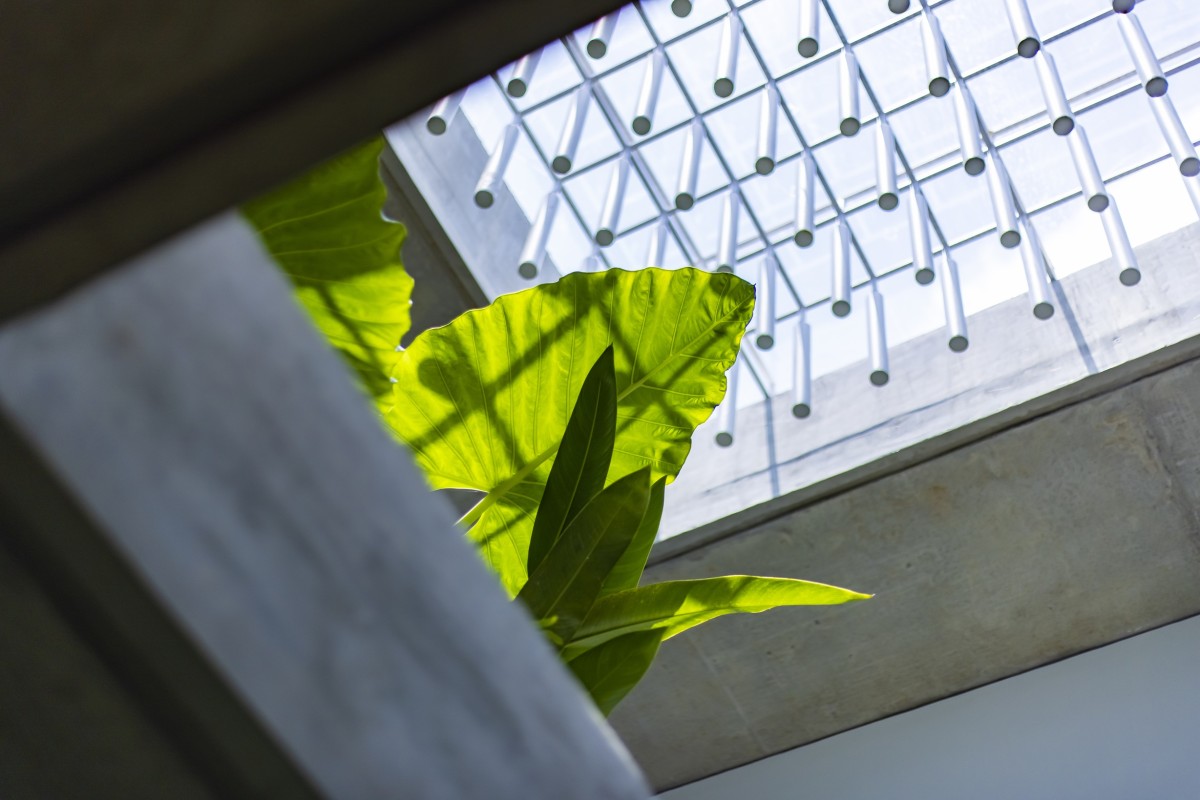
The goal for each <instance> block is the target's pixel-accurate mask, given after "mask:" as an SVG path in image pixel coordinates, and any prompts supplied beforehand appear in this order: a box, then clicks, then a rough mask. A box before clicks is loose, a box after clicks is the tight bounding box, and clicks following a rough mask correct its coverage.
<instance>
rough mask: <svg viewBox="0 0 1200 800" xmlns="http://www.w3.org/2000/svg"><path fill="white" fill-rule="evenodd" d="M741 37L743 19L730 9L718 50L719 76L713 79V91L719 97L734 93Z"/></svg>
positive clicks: (722, 29) (722, 28)
mask: <svg viewBox="0 0 1200 800" xmlns="http://www.w3.org/2000/svg"><path fill="white" fill-rule="evenodd" d="M741 38H742V21H741V19H740V18H739V17H738V15H737V14H736V13H735V12H733V11H730V12H729V15H728V16H726V17H725V24H724V25H723V26H722V27H721V46H720V49H719V50H718V51H717V76H716V79H715V80H714V81H713V91H714V92H715V93H716V95H717V97H729V96H730V95H731V94H733V86H734V81H735V80H736V79H737V56H738V45H739V44H740V40H741Z"/></svg>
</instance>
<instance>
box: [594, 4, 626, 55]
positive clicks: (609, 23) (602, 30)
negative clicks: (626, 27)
mask: <svg viewBox="0 0 1200 800" xmlns="http://www.w3.org/2000/svg"><path fill="white" fill-rule="evenodd" d="M620 16H621V9H619V8H618V9H617V10H616V11H614V12H612V13H611V14H608V15H606V16H603V17H601V18H600V19H598V20H596V22H595V24H594V25H592V32H591V33H590V34H589V35H588V42H587V54H588V55H589V56H591V57H592V58H604V56H605V54H606V53H608V42H609V40H610V39H612V35H613V31H615V30H616V29H617V20H618V19H619V18H620Z"/></svg>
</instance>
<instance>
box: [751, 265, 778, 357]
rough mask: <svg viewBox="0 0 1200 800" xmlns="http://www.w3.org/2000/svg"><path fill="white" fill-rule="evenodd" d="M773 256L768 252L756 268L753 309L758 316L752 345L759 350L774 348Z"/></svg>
mask: <svg viewBox="0 0 1200 800" xmlns="http://www.w3.org/2000/svg"><path fill="white" fill-rule="evenodd" d="M777 268H778V266H777V265H776V263H775V255H774V254H773V253H770V252H768V253H767V254H766V255H764V256H763V258H762V264H760V265H759V268H758V287H757V288H758V298H757V299H756V300H755V303H754V308H755V311H756V312H757V314H758V330H757V334H756V335H755V337H754V343H755V344H756V345H758V349H759V350H770V349H771V348H772V347H774V346H775V271H776V269H777Z"/></svg>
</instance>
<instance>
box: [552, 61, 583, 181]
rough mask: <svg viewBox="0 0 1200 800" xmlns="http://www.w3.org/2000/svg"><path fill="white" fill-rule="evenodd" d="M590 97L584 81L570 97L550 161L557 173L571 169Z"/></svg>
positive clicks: (564, 172) (563, 173) (561, 173)
mask: <svg viewBox="0 0 1200 800" xmlns="http://www.w3.org/2000/svg"><path fill="white" fill-rule="evenodd" d="M591 99H592V92H591V89H589V88H588V85H587V84H586V83H585V84H583V85H582V86H580V87H579V88H578V89H576V90H575V94H574V96H573V97H572V98H571V106H570V108H569V109H568V110H567V119H566V121H565V122H563V129H562V135H561V136H560V137H559V139H558V147H557V148H556V149H555V151H554V159H553V160H552V161H551V162H550V168H551V169H553V170H554V171H555V172H557V173H558V174H559V175H566V174H567V173H568V172H570V171H571V164H572V163H573V162H574V161H575V151H576V150H578V149H579V139H580V137H581V136H583V123H584V121H585V120H586V119H587V112H588V102H589V101H590V100H591Z"/></svg>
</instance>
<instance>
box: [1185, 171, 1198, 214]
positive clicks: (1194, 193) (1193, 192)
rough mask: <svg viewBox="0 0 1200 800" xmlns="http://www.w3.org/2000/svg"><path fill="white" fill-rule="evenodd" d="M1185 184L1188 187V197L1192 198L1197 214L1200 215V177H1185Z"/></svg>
mask: <svg viewBox="0 0 1200 800" xmlns="http://www.w3.org/2000/svg"><path fill="white" fill-rule="evenodd" d="M1183 185H1184V187H1185V188H1186V189H1187V192H1188V197H1190V198H1192V207H1193V208H1195V209H1196V216H1197V217H1200V178H1197V177H1196V176H1194V175H1193V176H1192V177H1190V178H1187V177H1185V178H1184V179H1183Z"/></svg>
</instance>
